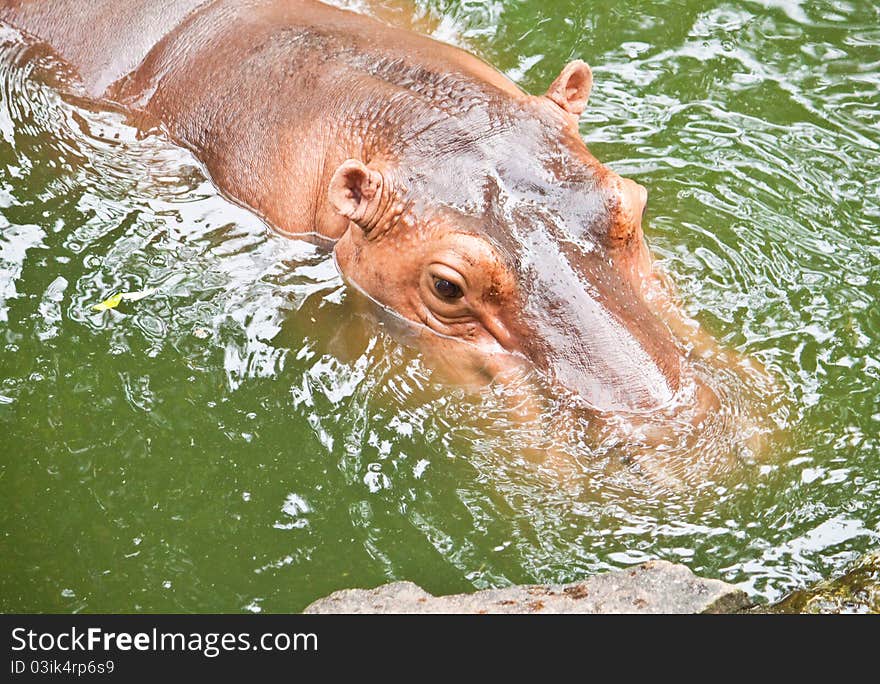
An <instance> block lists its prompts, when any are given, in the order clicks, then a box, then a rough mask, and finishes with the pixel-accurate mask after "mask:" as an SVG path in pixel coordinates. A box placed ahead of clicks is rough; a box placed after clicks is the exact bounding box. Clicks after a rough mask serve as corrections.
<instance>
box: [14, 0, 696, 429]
mask: <svg viewBox="0 0 880 684" xmlns="http://www.w3.org/2000/svg"><path fill="white" fill-rule="evenodd" d="M0 19H3V20H5V21H7V22H9V23H10V24H12V25H14V26H17V27H18V28H21V29H22V30H24V31H26V32H28V33H30V34H32V35H33V36H35V37H37V38H39V39H42V40H44V41H46V42H47V43H49V44H50V45H51V46H52V47H53V49H54V50H55V51H56V52H58V53H59V54H60V55H61V56H62V57H63V58H64V59H65V60H67V61H68V62H70V63H71V64H72V65H73V66H74V67H75V68H76V69H77V70H78V73H79V75H80V76H81V79H82V85H83V87H84V90H85V94H86V95H87V96H88V97H90V98H93V99H95V100H109V101H112V102H115V103H118V104H121V105H122V106H124V107H125V108H127V109H128V110H129V111H131V112H133V113H135V114H136V115H137V114H142V115H144V116H145V117H150V118H152V119H157V120H159V121H161V122H162V124H163V125H164V127H165V128H166V130H167V131H168V133H169V134H170V135H171V136H172V137H173V138H174V139H175V140H177V141H179V142H180V143H182V144H184V145H186V146H187V147H189V148H190V149H192V150H193V151H194V152H195V154H196V155H197V156H198V157H199V158H200V159H201V160H202V161H203V162H204V163H205V165H206V166H207V168H208V170H209V172H210V174H211V176H212V178H213V180H214V182H215V183H216V184H217V185H218V186H219V187H220V188H222V189H223V190H224V191H225V192H227V193H228V194H229V195H231V196H232V197H234V198H236V199H237V200H239V201H241V202H243V203H245V204H247V205H249V206H250V207H252V208H253V209H254V210H256V211H257V212H258V213H259V214H261V215H262V216H263V217H265V218H266V219H267V220H268V221H269V222H270V223H271V224H272V225H273V226H275V227H276V228H277V229H278V230H279V231H281V232H283V233H286V234H289V235H298V234H304V233H317V234H319V235H321V236H323V237H326V238H329V239H331V240H333V241H335V247H334V250H335V258H336V261H337V264H338V266H339V268H340V270H341V271H342V273H343V275H344V276H345V278H346V279H347V280H348V281H350V282H351V283H353V284H355V285H356V286H357V287H358V288H360V289H361V290H362V291H364V292H365V293H366V294H368V295H369V296H370V297H372V298H373V299H374V300H376V301H378V302H380V303H381V304H383V305H384V306H386V307H388V308H390V309H392V310H393V311H395V312H396V313H397V314H399V315H400V316H402V317H404V318H406V319H407V320H409V321H411V322H413V323H414V324H416V325H421V326H424V327H425V329H427V330H430V331H432V333H433V334H424V335H422V336H421V339H422V341H423V343H424V344H426V345H427V347H428V348H429V349H431V350H433V351H435V352H437V351H439V352H440V353H441V354H445V355H446V356H452V357H454V358H455V359H456V363H457V364H459V366H460V367H461V368H464V369H467V370H469V371H470V372H477V373H478V374H482V375H484V376H489V377H492V376H496V375H498V374H499V373H501V374H503V373H504V372H505V371H507V370H510V369H512V368H516V367H518V366H520V365H522V364H523V363H530V364H533V365H534V366H535V367H537V368H538V369H539V370H540V371H541V372H543V373H544V374H545V375H546V376H547V377H549V378H550V379H551V380H552V381H553V382H555V383H557V384H558V385H561V386H564V387H565V388H567V389H568V390H570V391H572V392H573V393H575V394H577V395H579V396H580V397H581V398H582V399H583V401H584V402H586V403H587V404H588V405H589V406H590V407H592V408H593V409H595V410H598V411H601V412H611V413H613V412H617V411H625V412H630V411H638V412H641V411H650V410H652V409H656V408H658V407H661V406H664V405H668V404H669V403H670V402H672V401H673V400H674V398H675V396H676V392H677V391H678V390H679V387H680V385H681V383H682V373H683V372H685V367H686V364H685V356H684V352H683V346H682V345H680V344H678V343H677V342H676V340H675V339H674V338H673V336H672V335H671V334H670V331H669V329H668V327H667V325H666V324H665V323H664V322H662V321H661V320H660V319H659V318H658V317H657V315H656V312H655V310H654V308H652V306H650V305H649V303H648V301H647V299H650V298H652V297H654V298H656V296H657V294H656V293H657V290H656V289H655V288H654V279H653V274H652V266H651V258H650V255H649V253H648V250H647V247H646V245H645V241H644V236H643V234H642V228H641V220H642V213H643V210H644V207H645V201H646V192H645V189H644V188H643V187H641V186H640V185H638V184H636V183H634V182H632V181H630V180H627V179H623V178H621V177H620V176H618V175H617V174H616V173H614V172H613V171H612V170H610V169H608V168H607V167H605V166H603V165H602V164H600V163H599V162H598V161H597V160H596V159H595V158H594V157H593V156H592V155H591V154H590V152H589V151H588V150H587V148H586V146H585V145H584V143H583V140H582V139H581V137H580V134H579V131H578V116H579V115H580V113H581V112H582V111H583V109H584V107H585V106H586V104H587V98H588V96H589V94H590V88H591V86H592V75H591V73H590V69H589V67H588V66H587V65H586V64H584V63H583V62H580V61H574V62H572V63H570V64H568V65H567V66H566V67H565V68H564V69H563V71H562V73H561V74H560V75H559V77H558V78H557V79H556V80H555V81H554V82H553V83H552V84H551V85H550V87H549V89H548V91H547V92H546V94H545V95H540V96H533V95H529V94H526V93H524V92H523V91H522V90H521V89H520V88H518V87H517V86H516V85H515V84H514V83H512V82H511V81H510V80H508V79H507V78H506V77H505V76H503V75H502V74H500V73H499V72H497V71H496V70H494V69H493V68H492V67H490V66H488V65H487V64H485V63H484V62H482V61H480V60H479V59H477V58H476V57H474V56H472V55H470V54H468V53H466V52H464V51H462V50H460V49H457V48H454V47H451V46H448V45H444V44H441V43H438V42H436V41H433V40H431V39H429V38H426V37H423V36H421V35H418V34H415V33H413V32H410V31H406V30H402V29H398V28H393V27H391V26H387V25H385V24H383V23H380V22H378V21H376V20H374V19H371V18H369V17H365V16H361V15H358V14H354V13H351V12H347V11H343V10H340V9H337V8H333V7H330V6H327V5H324V4H321V3H319V2H313V1H310V0H248V1H241V0H235V1H232V0H214V1H207V2H202V1H201V0H171V1H168V0H166V1H164V2H160V1H157V0H131V1H129V2H120V1H118V0H68V1H66V2H64V3H58V2H54V1H36V0H34V1H31V0H12V1H11V2H10V1H5V2H2V1H0ZM652 293H653V294H652ZM462 342H464V343H466V344H462Z"/></svg>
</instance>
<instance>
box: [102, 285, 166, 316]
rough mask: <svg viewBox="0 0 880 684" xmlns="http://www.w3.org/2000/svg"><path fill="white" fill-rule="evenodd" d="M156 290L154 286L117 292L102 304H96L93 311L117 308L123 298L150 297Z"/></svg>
mask: <svg viewBox="0 0 880 684" xmlns="http://www.w3.org/2000/svg"><path fill="white" fill-rule="evenodd" d="M155 291H156V290H155V289H153V288H147V289H146V290H138V291H137V292H117V293H116V294H115V295H111V296H110V297H107V299H105V300H104V301H103V302H101V303H100V304H95V305H94V306H93V307H92V310H93V311H107V310H108V309H115V308H116V307H117V306H119V304H120V302H122V300H125V301H127V302H136V301H138V300H140V299H143V298H144V297H149V296H150V295H151V294H153V293H154V292H155Z"/></svg>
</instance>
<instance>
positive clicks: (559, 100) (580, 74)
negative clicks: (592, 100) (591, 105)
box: [547, 59, 593, 116]
mask: <svg viewBox="0 0 880 684" xmlns="http://www.w3.org/2000/svg"><path fill="white" fill-rule="evenodd" d="M592 88H593V72H592V71H590V67H589V66H587V63H586V62H582V61H581V60H579V59H576V60H574V61H573V62H569V63H568V64H566V65H565V68H564V69H563V70H562V73H561V74H559V76H557V77H556V80H555V81H553V83H552V85H551V86H550V88H549V89H548V90H547V97H548V98H550V99H551V100H553V101H554V102H555V103H556V104H558V105H559V106H560V107H562V108H563V109H564V110H565V111H567V112H568V113H569V114H574V115H575V116H580V115H581V113H582V112H583V111H584V109H586V107H587V100H588V99H589V97H590V90H592Z"/></svg>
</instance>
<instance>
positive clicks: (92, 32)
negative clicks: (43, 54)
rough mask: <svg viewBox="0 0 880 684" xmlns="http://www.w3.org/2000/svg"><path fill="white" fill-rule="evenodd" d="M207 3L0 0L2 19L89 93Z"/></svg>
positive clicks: (100, 89)
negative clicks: (50, 52)
mask: <svg viewBox="0 0 880 684" xmlns="http://www.w3.org/2000/svg"><path fill="white" fill-rule="evenodd" d="M210 2H211V0H63V1H61V2H59V1H57V0H49V1H48V2H47V1H46V0H0V20H3V21H6V22H8V23H10V24H12V25H13V26H16V27H17V28H19V29H22V30H23V31H26V32H27V33H29V34H31V35H33V36H35V37H36V38H39V39H40V40H42V41H45V42H46V43H48V44H49V45H51V46H52V47H53V48H54V50H55V51H56V52H57V53H58V54H59V55H60V56H61V57H63V58H64V59H65V60H66V61H67V62H69V63H70V64H72V65H73V66H74V67H75V68H76V69H77V71H78V72H79V75H80V77H81V78H82V81H83V84H84V86H85V88H86V91H87V93H88V94H89V95H90V96H91V97H95V98H98V97H101V96H102V95H103V94H104V92H105V91H106V90H107V87H108V86H109V85H110V84H111V83H113V82H114V81H116V80H118V79H119V78H121V77H122V76H124V75H126V74H128V73H129V72H131V71H133V70H134V69H135V68H136V67H137V66H138V65H139V64H140V63H141V62H142V61H143V59H144V58H145V57H146V56H147V54H148V53H149V52H150V50H152V49H153V47H154V46H155V45H156V44H157V43H158V42H159V41H161V40H162V38H163V37H164V36H166V35H167V34H168V33H169V32H171V31H172V30H173V29H174V28H175V27H176V26H178V25H179V24H180V23H181V22H182V21H183V20H184V19H185V18H186V17H187V15H189V14H191V13H192V12H194V11H196V10H197V9H198V8H199V7H201V6H203V5H206V4H208V3H210Z"/></svg>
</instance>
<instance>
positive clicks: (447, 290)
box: [434, 278, 463, 299]
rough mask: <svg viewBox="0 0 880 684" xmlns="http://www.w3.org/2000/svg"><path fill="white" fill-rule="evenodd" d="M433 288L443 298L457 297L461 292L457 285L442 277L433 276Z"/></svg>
mask: <svg viewBox="0 0 880 684" xmlns="http://www.w3.org/2000/svg"><path fill="white" fill-rule="evenodd" d="M434 290H435V291H436V292H437V294H438V295H440V296H441V297H443V299H458V298H459V297H461V295H462V294H463V293H462V291H461V288H460V287H459V286H458V285H456V284H455V283H453V282H450V281H448V280H445V279H444V278H434Z"/></svg>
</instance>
